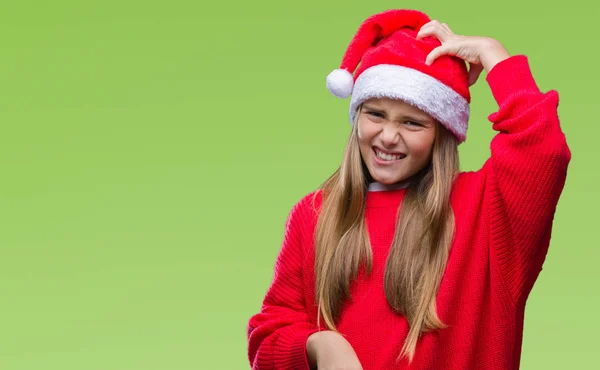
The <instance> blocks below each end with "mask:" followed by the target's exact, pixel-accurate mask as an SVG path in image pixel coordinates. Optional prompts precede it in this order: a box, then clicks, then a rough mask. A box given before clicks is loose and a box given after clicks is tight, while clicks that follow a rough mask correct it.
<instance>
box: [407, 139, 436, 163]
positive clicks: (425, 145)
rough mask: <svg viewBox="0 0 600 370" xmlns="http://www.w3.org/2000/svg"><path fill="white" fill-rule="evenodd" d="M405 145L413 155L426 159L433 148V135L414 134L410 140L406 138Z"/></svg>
mask: <svg viewBox="0 0 600 370" xmlns="http://www.w3.org/2000/svg"><path fill="white" fill-rule="evenodd" d="M406 142H407V146H408V147H409V148H410V152H411V154H413V155H416V156H419V157H422V158H423V159H426V158H427V157H428V156H429V155H430V154H431V150H432V149H433V137H431V135H414V136H413V137H411V140H410V141H409V140H406Z"/></svg>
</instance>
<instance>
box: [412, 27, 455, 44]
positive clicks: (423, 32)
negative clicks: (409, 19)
mask: <svg viewBox="0 0 600 370" xmlns="http://www.w3.org/2000/svg"><path fill="white" fill-rule="evenodd" d="M430 36H432V37H435V38H437V39H438V40H440V41H441V42H446V41H448V39H449V36H450V35H449V34H448V31H446V30H445V29H444V28H443V27H442V26H434V25H432V26H429V27H423V28H421V29H420V30H419V33H418V34H417V40H421V39H424V38H425V37H430Z"/></svg>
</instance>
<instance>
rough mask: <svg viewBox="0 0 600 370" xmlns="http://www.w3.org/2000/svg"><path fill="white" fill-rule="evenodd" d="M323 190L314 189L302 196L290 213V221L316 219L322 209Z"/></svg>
mask: <svg viewBox="0 0 600 370" xmlns="http://www.w3.org/2000/svg"><path fill="white" fill-rule="evenodd" d="M322 200H323V195H322V190H320V189H319V190H314V191H311V192H310V193H308V194H305V195H304V196H302V197H301V198H300V199H299V200H298V201H297V202H296V203H295V204H294V205H293V206H292V209H291V210H290V213H289V218H288V222H290V221H293V220H299V219H302V220H303V221H305V222H310V221H315V220H316V218H317V217H318V214H319V211H320V209H321V203H322Z"/></svg>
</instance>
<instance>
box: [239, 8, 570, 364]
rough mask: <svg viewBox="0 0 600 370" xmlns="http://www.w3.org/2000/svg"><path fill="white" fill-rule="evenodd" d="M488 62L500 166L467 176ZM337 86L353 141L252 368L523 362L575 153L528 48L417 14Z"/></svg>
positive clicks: (295, 247) (295, 237) (281, 272)
mask: <svg viewBox="0 0 600 370" xmlns="http://www.w3.org/2000/svg"><path fill="white" fill-rule="evenodd" d="M467 62H468V63H469V65H470V68H469V69H467ZM359 64H360V67H359ZM357 67H358V69H357ZM482 70H485V71H486V72H487V77H486V80H487V82H488V84H489V86H490V88H491V91H492V94H493V97H494V98H495V100H496V102H497V103H498V106H499V109H498V111H497V112H495V113H494V114H491V115H490V116H489V120H490V121H491V122H492V124H493V126H492V127H493V129H494V130H496V131H497V134H496V136H495V137H494V139H493V140H492V142H491V157H490V159H488V161H487V162H486V163H485V164H484V166H483V167H482V168H481V169H480V170H478V171H476V172H459V164H458V153H457V147H458V145H459V144H460V143H461V142H463V141H464V140H465V139H466V131H467V122H468V119H469V103H470V95H469V87H470V86H471V85H472V84H473V83H475V81H476V80H477V79H478V76H479V75H480V73H481V72H482ZM352 73H354V75H352ZM327 86H328V89H329V90H330V91H331V92H332V93H333V94H334V95H336V96H338V97H348V96H350V95H352V98H351V101H350V110H349V114H350V120H351V123H352V129H351V133H350V138H349V140H348V144H347V146H346V150H345V154H344V158H343V160H342V163H341V165H340V167H339V169H338V170H337V171H336V172H335V173H334V174H333V175H332V176H331V177H330V178H329V179H328V180H327V181H326V182H325V183H324V184H323V186H322V187H321V188H320V189H318V190H317V191H315V192H312V193H310V194H308V195H307V196H305V197H304V198H303V199H301V200H300V201H299V202H298V203H297V204H296V205H295V206H294V207H293V209H292V210H291V212H290V215H289V218H288V221H287V224H286V231H285V237H284V240H283V245H282V247H281V250H280V253H279V255H278V258H277V262H276V265H275V273H274V277H273V281H272V285H271V286H270V288H269V290H268V292H267V294H266V297H265V298H264V301H263V305H262V309H261V310H260V312H259V313H257V314H256V315H254V316H252V318H251V319H250V321H249V325H248V341H249V345H248V353H249V361H250V364H251V367H252V368H253V369H260V370H269V369H277V370H292V369H294V370H295V369H300V370H302V369H305V370H308V369H314V368H316V369H319V370H326V369H346V370H355V369H363V370H388V369H417V370H425V369H445V370H458V369H461V370H475V369H486V370H496V369H497V370H500V369H502V370H508V369H518V368H519V361H520V351H521V343H522V333H523V319H524V311H525V302H526V299H527V297H528V294H529V293H530V291H531V289H532V286H533V284H534V282H535V281H536V279H537V277H538V274H539V273H540V271H541V269H542V264H543V262H544V258H545V256H546V252H547V248H548V246H549V243H550V234H551V228H552V221H553V216H554V212H555V208H556V205H557V203H558V200H559V197H560V194H561V192H562V189H563V185H564V183H565V179H566V173H567V166H568V164H569V162H570V157H571V154H570V151H569V148H568V146H567V143H566V141H565V136H564V134H563V133H562V131H561V128H560V124H559V119H558V116H557V106H558V95H557V93H556V92H555V91H550V92H547V93H542V92H541V91H540V90H539V88H538V87H537V85H536V82H535V81H534V79H533V77H532V74H531V71H530V68H529V64H528V59H527V58H526V57H525V56H523V55H517V56H510V55H509V54H508V53H507V51H506V50H505V49H504V47H503V46H502V45H501V44H500V43H499V42H498V41H496V40H494V39H490V38H484V37H469V36H459V35H455V34H454V33H453V32H452V31H451V29H450V28H449V27H448V26H447V25H446V24H441V23H439V22H437V21H430V19H429V18H428V16H427V15H425V14H423V13H421V12H418V11H413V10H390V11H386V12H383V13H380V14H376V15H374V16H371V17H370V18H368V19H367V20H366V21H365V22H364V23H363V24H362V25H361V27H360V28H359V30H358V32H357V34H356V35H355V36H354V38H353V40H352V42H351V43H350V45H349V47H348V49H347V52H346V54H345V57H344V59H343V62H342V65H341V67H340V68H339V69H337V70H335V71H333V72H332V73H331V74H330V75H329V76H328V78H327Z"/></svg>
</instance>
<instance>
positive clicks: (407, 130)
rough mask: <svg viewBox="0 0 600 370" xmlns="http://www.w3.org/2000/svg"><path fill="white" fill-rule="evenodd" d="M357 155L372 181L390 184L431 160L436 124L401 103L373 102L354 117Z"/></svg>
mask: <svg viewBox="0 0 600 370" xmlns="http://www.w3.org/2000/svg"><path fill="white" fill-rule="evenodd" d="M357 129H358V132H357V133H358V142H359V146H360V153H361V155H362V158H363V161H364V162H365V164H366V166H367V168H368V170H369V173H370V174H371V177H372V178H373V180H374V181H377V182H380V183H383V184H394V183H396V182H399V181H403V180H406V179H408V178H410V177H411V176H413V175H415V174H416V173H418V172H419V171H420V170H421V169H423V168H424V167H425V166H426V165H427V164H428V163H429V161H430V160H431V154H432V149H433V143H434V140H435V132H436V129H437V122H436V121H435V119H434V118H433V117H431V116H430V115H429V114H427V113H425V112H423V111H422V110H420V109H418V108H415V107H413V106H411V105H409V104H407V103H405V102H404V101H401V100H396V99H389V98H374V99H370V100H368V101H366V102H364V103H363V105H362V109H361V111H360V114H359V116H358V127H357Z"/></svg>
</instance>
